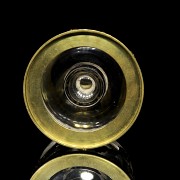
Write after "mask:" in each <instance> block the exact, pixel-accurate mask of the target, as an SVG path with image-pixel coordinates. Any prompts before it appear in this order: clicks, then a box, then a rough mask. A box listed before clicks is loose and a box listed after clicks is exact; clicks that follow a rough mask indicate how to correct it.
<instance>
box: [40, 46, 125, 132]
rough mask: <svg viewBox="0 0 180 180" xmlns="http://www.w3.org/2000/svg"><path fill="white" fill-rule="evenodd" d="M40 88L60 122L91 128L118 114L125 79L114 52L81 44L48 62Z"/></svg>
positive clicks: (76, 128) (65, 124)
mask: <svg viewBox="0 0 180 180" xmlns="http://www.w3.org/2000/svg"><path fill="white" fill-rule="evenodd" d="M109 67H111V68H109ZM41 90H42V96H43V100H44V102H45V105H46V107H47V109H48V110H49V112H50V113H51V114H52V115H53V116H54V117H55V120H56V121H57V122H58V123H60V124H61V125H62V126H65V127H66V128H71V129H74V130H77V131H89V130H96V129H97V128H100V127H102V126H104V125H106V124H107V123H109V122H110V121H112V120H113V119H114V118H115V117H116V116H117V115H118V113H119V112H120V110H121V108H122V106H123V104H124V100H125V96H126V83H125V78H124V75H123V72H122V70H121V68H120V66H119V65H118V64H117V62H116V61H115V60H114V59H113V58H112V57H111V56H109V55H108V54H107V53H105V52H104V51H102V50H99V49H97V48H94V47H78V48H72V49H69V50H66V51H64V52H63V53H61V54H60V55H59V56H57V57H56V58H55V59H54V60H53V61H52V63H51V64H49V66H47V68H46V70H45V72H44V74H43V78H42V83H41Z"/></svg>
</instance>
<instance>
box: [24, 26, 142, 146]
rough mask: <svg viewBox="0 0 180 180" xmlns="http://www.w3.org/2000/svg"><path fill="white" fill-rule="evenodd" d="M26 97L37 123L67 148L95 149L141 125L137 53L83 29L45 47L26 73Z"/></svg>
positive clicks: (68, 32) (60, 37)
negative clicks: (133, 126)
mask: <svg viewBox="0 0 180 180" xmlns="http://www.w3.org/2000/svg"><path fill="white" fill-rule="evenodd" d="M23 95H24V101H25V105H26V108H27V110H28V113H29V115H30V117H31V119H32V120H33V122H34V124H35V125H36V126H37V127H38V128H39V129H40V130H41V132H42V133H44V134H45V135H46V136H47V137H48V138H50V139H51V140H53V141H56V142H58V143H60V144H62V145H65V146H68V147H71V148H79V149H91V148H97V147H100V146H103V145H106V144H109V143H111V142H113V141H115V140H117V139H118V138H119V137H121V136H122V135H123V134H124V133H125V132H126V131H127V130H128V129H129V128H130V127H131V126H132V124H133V123H134V122H135V120H136V118H137V116H138V114H139V112H140V109H141V106H142V101H143V96H144V84H143V78H142V74H141V70H140V68H139V65H138V63H137V61H136V59H135V57H134V55H133V54H132V53H131V51H130V50H129V49H128V48H127V47H126V46H125V45H124V44H123V43H121V42H120V41H119V40H117V39H116V38H114V37H112V36H111V35H108V34H106V33H104V32H100V31H96V30H89V29H77V30H70V31H67V32H65V33H62V34H59V35H57V36H55V37H53V38H51V39H50V40H48V41H47V42H46V43H44V44H43V45H42V46H41V47H40V48H39V49H38V50H37V51H36V53H35V54H34V55H33V57H32V59H31V61H30V62H29V64H28V67H27V69H26V73H25V77H24V84H23Z"/></svg>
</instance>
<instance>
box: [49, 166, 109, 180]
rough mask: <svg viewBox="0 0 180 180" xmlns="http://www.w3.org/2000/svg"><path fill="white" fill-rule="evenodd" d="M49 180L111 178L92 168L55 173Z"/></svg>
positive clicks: (74, 168)
mask: <svg viewBox="0 0 180 180" xmlns="http://www.w3.org/2000/svg"><path fill="white" fill-rule="evenodd" d="M50 180H111V178H109V177H108V176H107V175H106V174H104V173H102V172H99V171H97V170H96V169H93V168H89V167H88V168H87V167H72V168H67V169H64V170H62V171H60V172H58V173H56V174H55V175H53V176H52V177H51V178H50Z"/></svg>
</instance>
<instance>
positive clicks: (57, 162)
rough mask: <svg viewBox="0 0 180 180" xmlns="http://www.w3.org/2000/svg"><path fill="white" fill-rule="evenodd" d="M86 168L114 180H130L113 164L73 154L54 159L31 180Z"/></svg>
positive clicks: (100, 159) (85, 155) (94, 157)
mask: <svg viewBox="0 0 180 180" xmlns="http://www.w3.org/2000/svg"><path fill="white" fill-rule="evenodd" d="M77 166H84V167H89V168H93V169H96V170H98V171H100V172H103V173H105V174H106V175H107V176H109V177H110V178H111V179H113V180H119V179H123V180H130V178H129V177H128V175H127V174H126V173H125V172H124V171H123V170H122V169H121V168H119V167H118V166H116V165H115V164H113V163H112V162H110V161H108V160H106V159H104V158H101V157H98V156H94V155H88V154H71V155H64V156H61V157H57V158H54V159H52V160H50V161H49V162H47V163H45V164H44V165H42V166H41V167H40V168H39V169H38V170H37V171H36V172H35V173H34V174H33V175H32V177H31V180H36V179H38V180H41V179H42V180H44V179H50V178H51V177H52V176H53V175H54V174H56V173H57V172H59V171H61V170H64V169H66V168H71V167H77Z"/></svg>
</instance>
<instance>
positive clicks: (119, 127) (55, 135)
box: [23, 29, 144, 149]
mask: <svg viewBox="0 0 180 180" xmlns="http://www.w3.org/2000/svg"><path fill="white" fill-rule="evenodd" d="M79 46H90V47H95V48H98V49H101V50H103V51H104V52H106V53H108V54H109V55H110V56H111V57H113V58H114V59H115V60H116V61H117V63H118V64H119V66H120V67H121V69H122V72H123V73H124V77H125V81H126V87H127V92H126V99H125V102H124V104H123V107H122V109H121V111H120V113H119V114H118V115H117V116H116V117H115V118H114V119H113V120H112V121H111V122H109V123H108V124H107V125H105V126H103V127H102V128H100V129H98V130H96V131H87V132H81V131H79V132H78V131H74V130H72V129H68V128H66V127H64V126H61V125H60V124H58V123H57V121H55V120H54V117H53V116H52V115H51V113H49V111H48V110H47V108H46V106H45V104H44V102H43V99H42V96H41V77H42V75H43V72H44V71H45V67H46V66H47V65H48V64H49V63H50V62H51V61H52V60H53V59H54V58H55V57H56V56H57V55H58V54H60V53H62V52H64V51H65V50H68V49H70V48H72V47H79ZM23 95H24V101H25V105H26V108H27V111H28V113H29V115H30V117H31V119H32V121H33V122H34V123H35V125H36V126H37V127H38V128H39V130H40V131H41V132H42V133H44V134H45V135H46V136H47V137H49V138H50V139H51V140H53V141H56V142H58V143H60V144H63V145H65V146H68V147H72V148H82V149H88V148H96V147H99V146H103V145H106V144H109V143H111V142H113V141H115V140H117V139H118V138H120V137H121V136H122V135H123V134H124V133H125V132H126V131H127V130H128V129H129V128H130V127H131V126H132V125H133V123H134V122H135V120H136V118H137V116H138V114H139V112H140V109H141V106H142V102H143V96H144V84H143V78H142V74H141V70H140V67H139V65H138V63H137V61H136V59H135V57H134V55H133V54H132V53H131V51H130V50H129V49H128V48H127V47H126V46H125V45H124V44H123V43H121V42H120V41H119V40H117V39H116V38H114V37H112V36H111V35H108V34H106V33H104V32H99V31H96V30H89V29H77V30H70V31H67V32H64V33H62V34H59V35H57V36H55V37H53V38H51V39H50V40H48V41H47V42H46V43H44V44H43V45H42V46H41V47H40V48H39V49H38V50H37V51H36V53H35V54H34V55H33V57H32V59H31V60H30V63H29V64H28V67H27V69H26V72H25V76H24V84H23Z"/></svg>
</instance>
